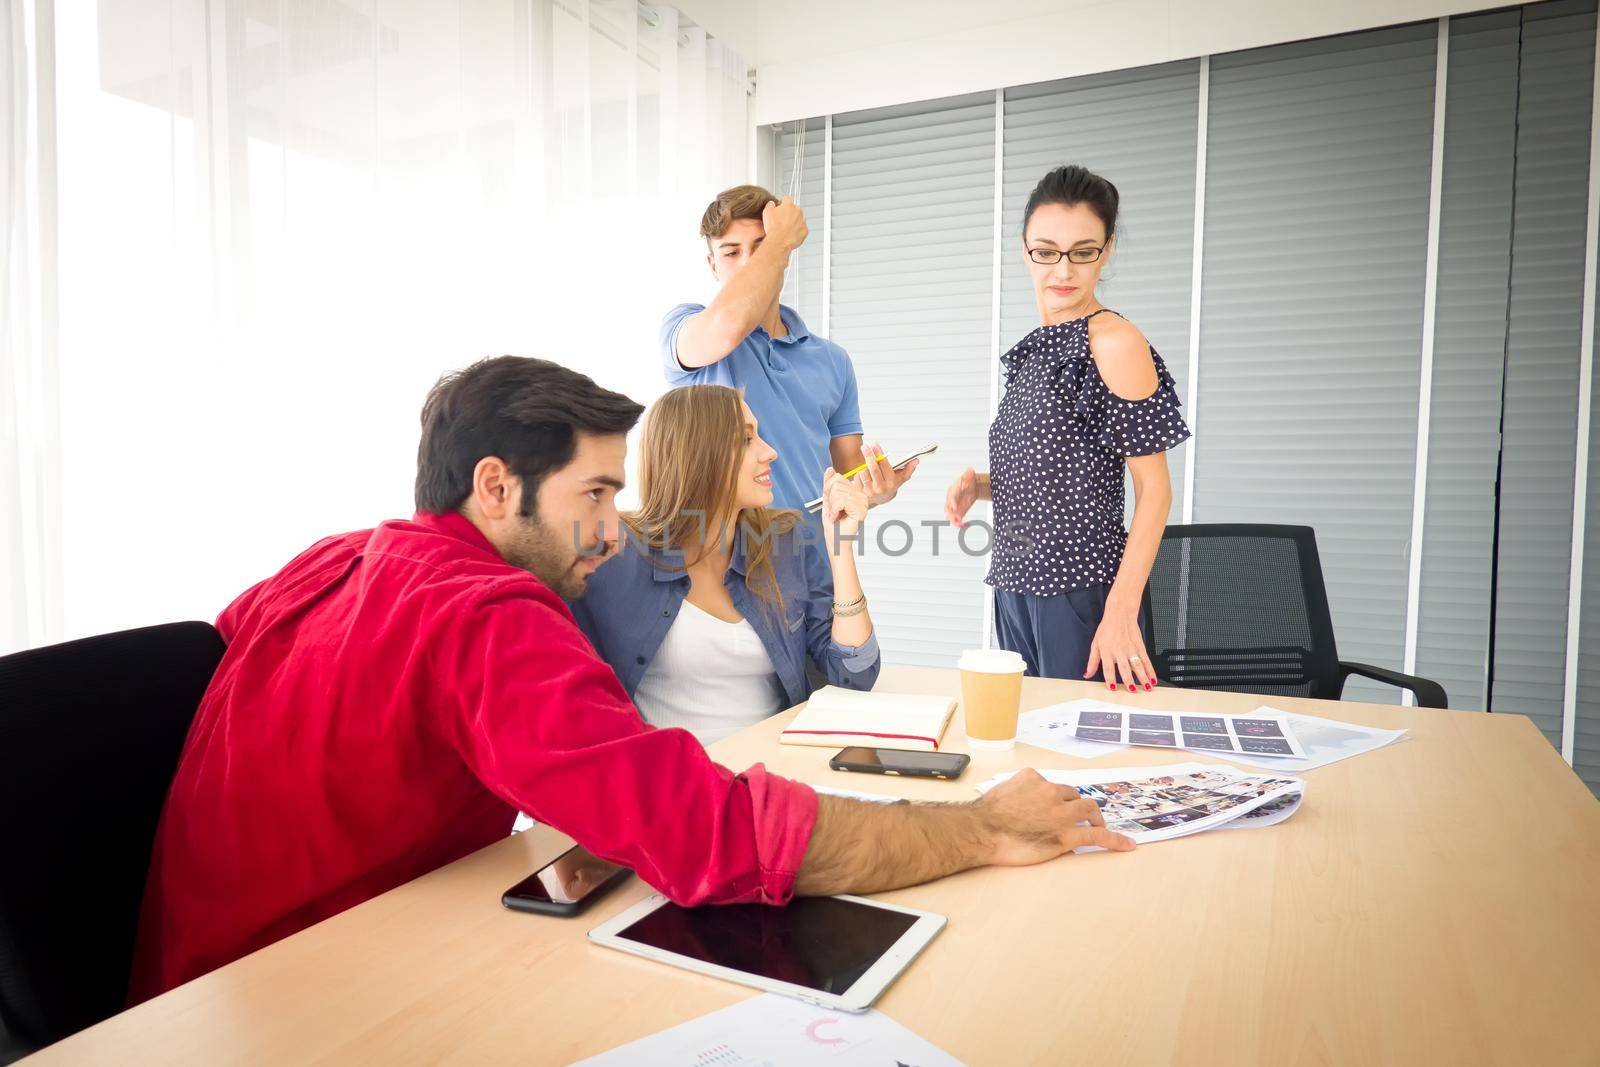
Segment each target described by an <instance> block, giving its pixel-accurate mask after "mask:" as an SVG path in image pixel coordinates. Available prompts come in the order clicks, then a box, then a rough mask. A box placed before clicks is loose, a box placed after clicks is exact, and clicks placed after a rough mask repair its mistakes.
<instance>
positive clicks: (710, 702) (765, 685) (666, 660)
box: [633, 600, 784, 745]
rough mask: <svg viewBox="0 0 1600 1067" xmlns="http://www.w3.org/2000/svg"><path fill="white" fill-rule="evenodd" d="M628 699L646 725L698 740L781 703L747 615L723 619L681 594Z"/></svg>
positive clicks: (723, 733)
mask: <svg viewBox="0 0 1600 1067" xmlns="http://www.w3.org/2000/svg"><path fill="white" fill-rule="evenodd" d="M633 703H634V706H635V707H637V708H638V709H639V713H640V714H641V715H643V716H644V721H645V722H647V723H649V724H651V725H652V726H681V727H683V728H684V729H686V730H688V731H689V732H690V733H692V734H694V735H695V737H697V738H699V739H700V743H701V744H704V745H709V744H712V743H713V742H716V741H720V740H722V739H723V738H724V737H727V736H728V735H730V734H733V733H737V732H738V731H740V730H742V729H744V728H745V727H746V726H751V725H754V724H755V723H758V722H760V721H761V720H762V719H765V718H767V717H768V716H771V715H774V714H776V713H777V712H780V711H782V710H783V706H784V693H783V685H782V683H780V682H779V681H778V672H777V671H776V670H775V669H774V668H773V666H772V657H770V656H768V655H767V650H766V647H765V646H764V645H762V643H761V638H760V636H759V635H757V633H756V631H755V627H753V626H751V625H750V622H749V620H747V619H740V620H739V621H738V622H723V621H722V620H721V619H719V618H717V617H716V616H715V615H712V614H710V613H708V612H706V611H704V610H703V609H701V608H697V607H695V606H694V605H693V604H691V603H689V601H687V600H685V601H684V602H683V607H682V608H681V609H680V610H679V611H678V617H677V618H676V619H674V620H673V623H672V628H671V629H670V630H668V631H667V636H666V637H665V638H663V639H662V641H661V647H660V648H659V649H658V650H657V651H656V658H655V659H653V660H651V662H650V666H649V667H648V668H647V669H646V670H645V672H644V677H643V678H641V679H639V687H638V688H637V689H636V690H634V694H633Z"/></svg>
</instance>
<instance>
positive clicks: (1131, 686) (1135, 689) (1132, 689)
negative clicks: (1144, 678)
mask: <svg viewBox="0 0 1600 1067" xmlns="http://www.w3.org/2000/svg"><path fill="white" fill-rule="evenodd" d="M1138 691H1139V687H1138V686H1136V685H1134V684H1133V683H1132V682H1129V683H1128V692H1130V693H1137V692H1138Z"/></svg>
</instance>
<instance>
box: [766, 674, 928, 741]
mask: <svg viewBox="0 0 1600 1067" xmlns="http://www.w3.org/2000/svg"><path fill="white" fill-rule="evenodd" d="M955 710H956V702H955V700H954V699H952V698H951V697H940V696H922V695H919V694H915V693H863V692H860V691H858V690H855V689H841V688H839V687H838V686H836V685H830V686H824V687H823V688H821V689H818V690H817V691H816V692H815V693H812V694H811V699H810V700H808V701H806V706H805V707H803V708H801V709H800V713H799V714H798V715H796V716H795V717H794V720H793V721H792V722H790V723H789V726H788V728H787V729H785V730H784V731H783V733H782V734H781V735H779V737H778V740H779V741H781V742H783V743H784V744H786V745H818V746H826V747H829V748H843V747H845V746H847V745H868V746H871V747H873V748H903V749H913V750H917V751H922V752H937V751H938V750H939V742H940V740H941V739H943V737H944V731H945V728H946V727H948V726H949V725H950V716H951V715H953V714H955Z"/></svg>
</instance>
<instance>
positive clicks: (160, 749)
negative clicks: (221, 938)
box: [0, 622, 223, 1047]
mask: <svg viewBox="0 0 1600 1067" xmlns="http://www.w3.org/2000/svg"><path fill="white" fill-rule="evenodd" d="M222 651H223V643H222V638H221V637H220V636H219V635H218V634H217V631H216V630H215V629H213V628H212V627H211V626H210V625H209V624H208V623H203V622H185V623H174V624H171V625H167V626H152V627H149V628H146V629H142V630H129V631H126V632H124V633H116V634H106V635H103V636H100V637H90V638H86V639H84V640H82V641H70V642H67V643H66V644H60V645H53V646H51V647H49V648H39V649H33V650H30V651H27V652H19V653H16V654H14V655H11V656H6V657H4V658H0V856H3V859H0V870H3V871H4V873H3V875H0V1027H3V1030H4V1032H5V1035H6V1037H7V1039H9V1041H10V1042H11V1043H13V1044H14V1045H21V1046H23V1047H27V1046H30V1045H31V1046H33V1047H38V1046H41V1045H45V1044H48V1043H50V1042H52V1041H57V1040H59V1039H61V1038H63V1037H66V1036H67V1035H68V1034H71V1033H73V1032H75V1031H77V1030H81V1029H83V1028H84V1027H86V1026H90V1025H92V1024H94V1023H96V1022H98V1021H100V1020H101V1019H104V1018H106V1017H108V1016H110V1015H113V1014H115V1013H116V1012H118V1011H120V1010H121V1008H122V1006H123V1003H124V1001H125V999H126V996H127V990H128V975H129V970H130V967H131V964H132V958H133V939H134V934H135V932H136V929H137V926H138V921H139V904H140V900H141V898H142V896H143V893H144V883H145V876H146V873H147V870H148V867H149V864H150V849H151V845H152V843H153V842H154V840H155V830H156V822H157V820H158V819H159V818H160V815H161V807H162V805H163V804H164V803H165V801H166V795H167V790H168V788H169V787H170V786H171V784H172V776H173V773H174V771H175V770H176V769H177V765H178V756H179V753H180V752H181V751H182V749H183V742H184V738H185V736H186V735H187V734H188V731H189V725H190V723H191V722H192V721H193V719H194V713H195V709H196V708H197V707H198V706H199V704H200V698H201V696H202V695H203V694H204V693H205V689H206V685H207V684H208V683H209V682H210V680H211V675H212V672H213V671H214V670H215V669H216V666H217V662H218V661H219V660H220V659H221V658H222Z"/></svg>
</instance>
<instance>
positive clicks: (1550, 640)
mask: <svg viewBox="0 0 1600 1067" xmlns="http://www.w3.org/2000/svg"><path fill="white" fill-rule="evenodd" d="M1594 31H1595V22H1594V3H1593V2H1592V0H1589V2H1587V3H1565V2H1560V0H1557V2H1553V3H1548V4H1538V5H1534V6H1531V7H1527V8H1524V9H1523V30H1522V79H1521V86H1520V91H1519V93H1518V106H1517V156H1516V161H1517V172H1516V203H1515V207H1514V212H1513V218H1512V227H1513V236H1512V248H1511V305H1510V325H1509V334H1508V340H1507V346H1506V349H1507V351H1506V384H1505V441H1504V445H1503V449H1504V451H1503V456H1502V460H1501V472H1500V549H1499V571H1498V579H1497V585H1498V592H1497V597H1496V611H1495V623H1494V629H1495V635H1494V680H1493V689H1492V692H1491V697H1490V699H1491V701H1492V706H1493V708H1494V710H1497V711H1501V710H1503V711H1515V712H1521V713H1523V714H1526V715H1528V716H1530V717H1531V718H1532V719H1533V721H1534V722H1535V723H1536V724H1537V725H1538V726H1539V728H1540V729H1541V730H1543V731H1544V733H1545V736H1546V737H1548V738H1550V740H1551V743H1552V744H1559V743H1560V740H1561V711H1562V695H1563V691H1564V685H1563V672H1564V670H1565V664H1566V639H1567V590H1568V576H1569V567H1570V564H1571V552H1572V486H1573V476H1574V473H1575V468H1576V463H1575V456H1574V451H1575V449H1576V446H1577V412H1578V402H1577V392H1578V330H1579V323H1580V318H1581V314H1582V296H1583V242H1584V224H1585V217H1586V214H1587V201H1588V190H1589V176H1588V171H1589V137H1590V132H1589V104H1590V98H1591V94H1592V92H1593V84H1594V83H1593V78H1594Z"/></svg>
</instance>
